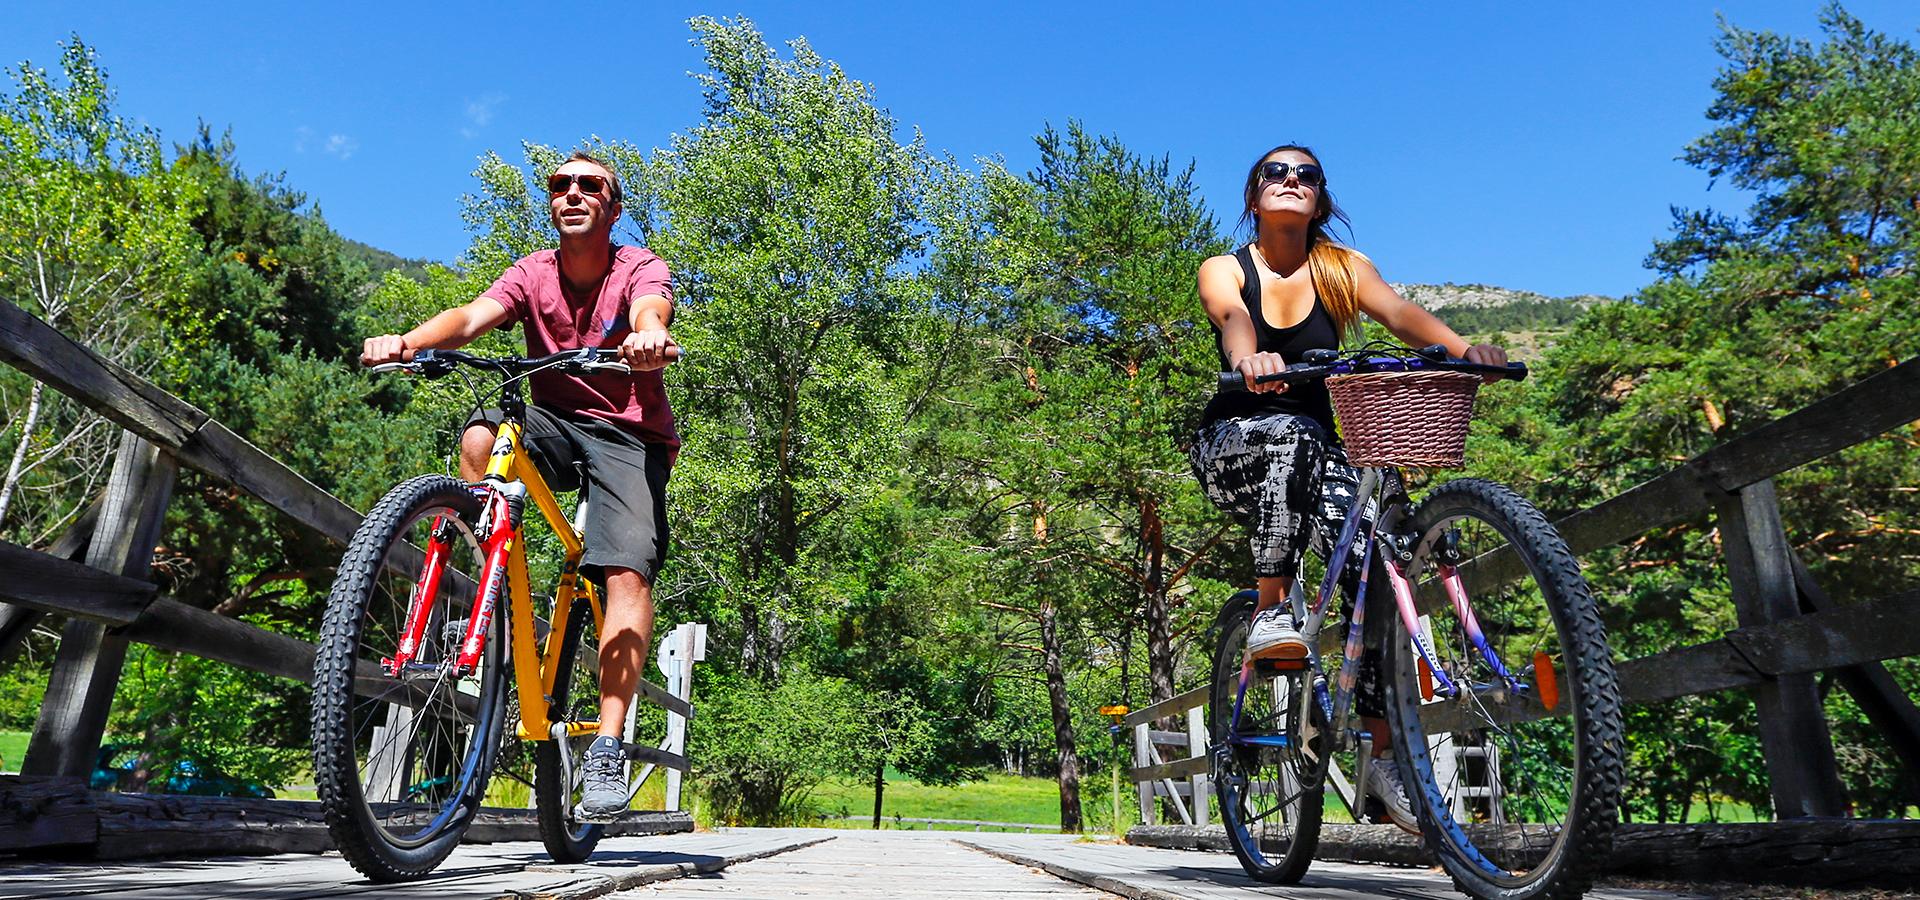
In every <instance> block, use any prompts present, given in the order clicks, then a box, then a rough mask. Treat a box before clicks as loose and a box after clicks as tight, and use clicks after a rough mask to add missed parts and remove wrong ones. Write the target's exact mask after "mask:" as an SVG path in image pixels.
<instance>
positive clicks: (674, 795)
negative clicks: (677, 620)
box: [657, 622, 707, 810]
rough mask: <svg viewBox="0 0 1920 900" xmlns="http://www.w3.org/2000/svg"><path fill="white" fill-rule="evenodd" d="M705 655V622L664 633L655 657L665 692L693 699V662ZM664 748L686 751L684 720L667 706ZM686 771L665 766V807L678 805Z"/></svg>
mask: <svg viewBox="0 0 1920 900" xmlns="http://www.w3.org/2000/svg"><path fill="white" fill-rule="evenodd" d="M706 658H707V626H705V625H702V624H699V623H697V622H687V623H683V624H681V625H679V626H678V627H676V628H674V629H673V630H672V631H670V632H668V633H667V637H666V639H665V640H663V641H661V642H660V649H659V651H658V653H657V660H658V662H659V664H660V671H661V673H662V674H664V675H666V677H667V693H669V694H672V695H674V696H675V697H679V698H680V699H682V700H692V699H693V664H694V663H696V662H699V661H700V660H703V659H706ZM666 750H667V752H669V753H678V754H680V755H681V756H685V755H686V752H687V720H686V718H685V717H683V716H681V715H680V714H679V713H676V712H674V711H673V710H667V741H666ZM685 777H686V773H684V772H681V771H680V770H679V769H675V768H673V767H671V766H669V767H667V797H666V803H665V804H664V805H665V807H666V808H667V809H669V810H677V809H679V808H680V788H681V781H682V779H684V778H685Z"/></svg>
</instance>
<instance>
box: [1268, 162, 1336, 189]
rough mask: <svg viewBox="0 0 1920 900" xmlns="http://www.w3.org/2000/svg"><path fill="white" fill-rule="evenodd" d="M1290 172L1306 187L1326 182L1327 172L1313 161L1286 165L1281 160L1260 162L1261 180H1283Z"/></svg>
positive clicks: (1317, 185)
mask: <svg viewBox="0 0 1920 900" xmlns="http://www.w3.org/2000/svg"><path fill="white" fill-rule="evenodd" d="M1288 172H1292V173H1293V175H1294V177H1296V178H1298V179H1300V183H1301V184H1304V185H1306V186H1308V187H1319V186H1321V185H1323V184H1326V183H1327V173H1325V172H1323V171H1321V170H1320V167H1319V166H1317V165H1314V164H1313V163H1301V164H1299V165H1297V166H1296V165H1288V164H1286V163H1283V162H1263V163H1261V164H1260V180H1261V181H1285V180H1287V173H1288Z"/></svg>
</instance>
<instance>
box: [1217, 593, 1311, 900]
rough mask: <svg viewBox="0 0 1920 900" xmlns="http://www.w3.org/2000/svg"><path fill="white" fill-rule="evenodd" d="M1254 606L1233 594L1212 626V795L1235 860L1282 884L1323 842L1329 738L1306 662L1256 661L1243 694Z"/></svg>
mask: <svg viewBox="0 0 1920 900" xmlns="http://www.w3.org/2000/svg"><path fill="white" fill-rule="evenodd" d="M1252 614H1253V602H1252V600H1251V599H1248V598H1244V597H1242V598H1236V599H1235V600H1234V601H1231V602H1229V604H1228V606H1227V608H1226V609H1225V610H1223V611H1222V612H1221V615H1220V620H1219V626H1218V627H1217V629H1216V633H1217V643H1216V645H1215V649H1214V659H1213V680H1212V685H1213V687H1212V690H1211V692H1210V694H1209V696H1208V701H1207V720H1208V731H1209V734H1210V735H1211V737H1212V742H1211V743H1212V751H1211V753H1212V757H1213V767H1212V775H1213V785H1214V796H1215V799H1216V800H1217V801H1218V802H1219V806H1220V820H1221V824H1222V825H1224V826H1225V828H1226V832H1227V841H1228V843H1229V844H1231V845H1232V847H1233V851H1234V855H1235V856H1236V857H1238V858H1239V860H1240V865H1241V868H1243V869H1245V870H1246V872H1247V874H1248V875H1249V876H1251V877H1253V878H1255V879H1258V880H1261V881H1266V882H1270V883H1276V884H1288V883H1292V882H1295V881H1298V880H1300V877H1301V876H1302V875H1303V874H1305V873H1306V870H1307V866H1308V865H1309V864H1310V863H1312V862H1313V851H1314V848H1315V847H1316V846H1317V845H1318V843H1319V839H1320V817H1321V812H1322V809H1323V807H1324V803H1325V801H1324V799H1323V798H1324V794H1323V791H1324V785H1325V778H1326V771H1327V759H1328V757H1327V753H1326V748H1327V743H1328V741H1327V734H1326V732H1325V729H1324V728H1323V727H1321V726H1322V724H1323V719H1322V717H1321V716H1320V714H1319V712H1320V711H1319V709H1318V707H1317V705H1315V704H1313V703H1312V702H1311V701H1310V699H1309V698H1308V692H1307V691H1306V690H1305V689H1304V685H1305V684H1306V683H1307V679H1310V678H1311V677H1312V676H1311V673H1310V672H1309V671H1308V670H1306V669H1300V670H1293V671H1276V670H1274V669H1273V668H1272V667H1270V666H1268V665H1264V664H1255V665H1253V666H1251V667H1248V668H1247V669H1246V670H1245V678H1246V687H1245V693H1244V696H1243V695H1242V693H1241V681H1242V676H1243V665H1244V662H1243V660H1244V655H1245V650H1246V645H1247V629H1248V627H1249V624H1250V622H1251V620H1252ZM1236 699H1239V701H1240V705H1241V710H1240V718H1239V723H1238V727H1237V728H1236V727H1235V725H1234V720H1233V710H1234V704H1235V701H1236ZM1230 738H1231V739H1232V740H1230Z"/></svg>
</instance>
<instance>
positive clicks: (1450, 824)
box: [1382, 480, 1621, 898]
mask: <svg viewBox="0 0 1920 900" xmlns="http://www.w3.org/2000/svg"><path fill="white" fill-rule="evenodd" d="M1410 526H1411V530H1412V532H1413V534H1414V535H1415V536H1416V537H1415V542H1414V545H1413V547H1412V551H1413V559H1412V563H1411V567H1410V569H1409V573H1408V575H1409V581H1410V582H1412V585H1413V589H1414V596H1415V597H1416V598H1417V605H1418V609H1419V612H1421V613H1423V615H1422V616H1421V618H1420V619H1419V620H1418V621H1417V622H1416V623H1415V627H1416V630H1417V631H1418V632H1419V633H1420V634H1421V635H1422V639H1423V640H1424V641H1425V643H1426V645H1427V646H1426V649H1427V652H1426V653H1424V654H1423V653H1422V652H1421V651H1420V649H1419V647H1418V646H1416V644H1417V642H1416V641H1415V640H1413V639H1411V638H1410V637H1409V631H1408V629H1407V628H1406V627H1405V624H1404V623H1403V622H1398V621H1396V627H1395V628H1394V629H1393V632H1394V635H1395V637H1394V640H1393V641H1392V643H1391V645H1390V651H1389V655H1390V657H1391V660H1390V662H1389V666H1390V670H1391V671H1392V672H1393V681H1394V687H1395V691H1394V694H1395V698H1394V702H1393V703H1392V704H1391V708H1392V710H1393V711H1394V712H1395V713H1397V715H1396V716H1395V719H1396V721H1395V738H1396V740H1395V743H1396V745H1397V746H1398V747H1399V753H1398V755H1399V757H1400V758H1401V761H1402V766H1403V774H1405V775H1406V776H1407V784H1408V788H1409V793H1412V794H1415V795H1417V796H1415V797H1414V798H1412V799H1413V800H1414V803H1415V805H1416V806H1417V807H1419V811H1420V814H1421V819H1422V825H1423V827H1424V828H1425V830H1426V833H1427V837H1428V840H1429V843H1430V844H1431V845H1432V846H1433V848H1434V850H1435V852H1436V854H1437V855H1438V856H1439V857H1440V858H1441V861H1442V863H1443V865H1444V866H1445V867H1446V869H1447V871H1448V872H1449V873H1450V874H1451V875H1453V877H1454V878H1455V880H1456V882H1457V883H1458V884H1459V886H1460V887H1461V889H1462V890H1464V891H1466V892H1467V893H1469V894H1472V895H1475V896H1489V895H1498V896H1503V897H1516V898H1525V897H1557V896H1578V895H1579V894H1580V893H1581V892H1583V891H1584V890H1585V888H1586V886H1587V885H1588V884H1589V883H1590V881H1591V877H1592V872H1593V871H1594V870H1595V869H1596V868H1597V866H1598V863H1599V860H1600V859H1601V858H1602V857H1603V856H1604V855H1605V853H1606V852H1607V850H1608V849H1609V847H1610V844H1611V834H1612V829H1613V826H1614V824H1615V822H1616V820H1617V815H1618V803H1619V785H1620V778H1621V775H1620V766H1621V722H1620V711H1619V698H1618V694H1617V690H1616V687H1615V681H1614V676H1613V669H1612V663H1611V660H1610V657H1609V653H1608V651H1607V645H1606V637H1605V633H1604V630H1603V629H1602V627H1601V624H1600V619H1599V614H1598V611H1597V608H1596V607H1595V605H1594V602H1593V599H1592V596H1591V594H1590V593H1589V591H1588V589H1587V586H1586V582H1585V580H1584V579H1583V578H1581V576H1580V574H1579V567H1578V563H1577V561H1576V560H1575V559H1574V558H1573V556H1572V554H1571V553H1570V552H1569V551H1568V550H1567V547H1566V545H1565V543H1564V541H1562V540H1560V538H1559V536H1558V535H1557V534H1556V533H1554V532H1553V530H1552V528H1551V526H1550V525H1548V524H1547V522H1546V520H1545V518H1544V517H1542V516H1541V515H1540V513H1539V512H1538V511H1537V510H1535V509H1534V508H1533V507H1532V506H1531V505H1530V504H1527V503H1526V501H1524V500H1522V499H1521V498H1520V497H1519V496H1518V495H1515V494H1514V493H1513V492H1512V491H1510V490H1508V489H1506V488H1505V487H1503V486H1500V485H1497V484H1494V483H1492V482H1486V481H1478V480H1463V481H1456V482H1452V483H1449V484H1447V485H1443V486H1442V487H1441V488H1439V489H1436V490H1435V491H1434V492H1432V493H1431V494H1430V495H1429V496H1428V497H1427V499H1426V500H1424V501H1423V502H1422V503H1421V504H1420V506H1419V507H1418V508H1417V509H1415V510H1414V512H1413V514H1412V516H1411V520H1410ZM1449 571H1453V572H1456V573H1457V575H1458V581H1457V583H1458V584H1460V585H1461V586H1463V587H1464V595H1465V597H1467V598H1469V603H1468V605H1467V606H1466V608H1465V610H1464V612H1463V611H1462V609H1461V608H1459V607H1457V606H1456V604H1455V603H1454V602H1453V601H1452V600H1451V599H1450V597H1449V594H1448V590H1447V583H1446V579H1445V576H1446V573H1447V572H1449ZM1382 612H1383V613H1389V614H1391V611H1389V610H1383V611H1382ZM1477 638H1478V639H1477ZM1489 657H1491V658H1489ZM1503 670H1504V671H1503Z"/></svg>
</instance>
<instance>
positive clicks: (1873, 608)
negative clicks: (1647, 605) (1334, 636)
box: [1420, 591, 1920, 733]
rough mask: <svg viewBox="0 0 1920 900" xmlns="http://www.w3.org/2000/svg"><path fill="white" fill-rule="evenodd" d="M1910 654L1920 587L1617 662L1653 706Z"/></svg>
mask: <svg viewBox="0 0 1920 900" xmlns="http://www.w3.org/2000/svg"><path fill="white" fill-rule="evenodd" d="M1906 656H1920V591H1909V592H1906V593H1901V594H1896V595H1894V596H1892V597H1887V598H1883V599H1880V600H1873V601H1869V602H1866V603H1853V604H1849V605H1846V606H1837V607H1835V608H1833V609H1828V610H1823V611H1821V612H1817V613H1809V614H1807V615H1804V616H1796V617H1794V618H1791V619H1787V620H1785V621H1781V622H1774V623H1770V624H1767V625H1759V626H1755V627H1751V628H1738V629H1735V630H1733V631H1731V632H1728V633H1727V634H1726V636H1724V637H1721V638H1718V639H1716V640H1711V641H1707V642H1705V643H1702V644H1695V645H1693V646H1691V647H1682V648H1679V649H1676V650H1668V651H1665V652H1662V653H1656V654H1653V655H1652V656H1643V657H1641V658H1639V659H1632V660H1627V661H1625V662H1622V663H1618V664H1617V672H1618V674H1619V677H1620V699H1621V700H1622V701H1624V702H1626V703H1630V704H1646V703H1658V702H1660V701H1663V700H1672V699H1674V698H1676V697H1687V696H1692V695H1694V694H1712V693H1717V692H1719V691H1730V690H1736V689H1740V688H1750V687H1754V686H1756V685H1759V684H1762V683H1764V682H1767V681H1770V680H1772V679H1776V678H1779V677H1781V676H1784V675H1800V674H1806V673H1810V672H1824V671H1829V670H1835V669H1842V668H1845V667H1848V666H1856V665H1861V664H1863V663H1871V662H1875V661H1878V660H1883V659H1898V658H1901V657H1906ZM1561 706H1563V707H1564V706H1566V703H1564V702H1563V703H1562V704H1561ZM1506 709H1507V710H1510V713H1509V714H1506V715H1502V716H1501V717H1500V718H1501V721H1502V722H1504V723H1518V722H1525V721H1530V720H1532V719H1534V718H1537V717H1538V715H1539V713H1540V712H1541V710H1540V709H1539V707H1538V706H1537V705H1533V706H1524V707H1507V708H1506ZM1420 716H1421V723H1422V725H1423V726H1425V727H1426V728H1428V729H1429V731H1430V733H1437V732H1439V731H1445V730H1453V729H1457V728H1461V727H1464V726H1465V725H1466V723H1467V721H1468V720H1467V719H1466V718H1465V717H1464V716H1462V715H1460V714H1459V713H1458V712H1456V711H1454V710H1453V708H1452V707H1451V706H1449V705H1446V704H1435V705H1432V706H1428V707H1426V708H1423V709H1422V710H1421V711H1420Z"/></svg>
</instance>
